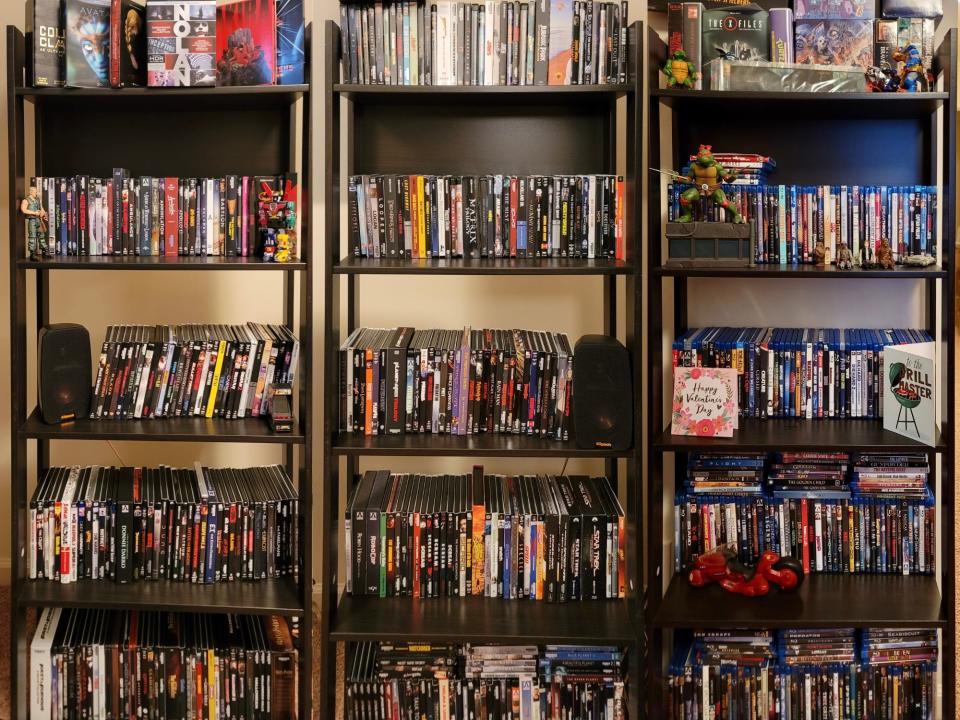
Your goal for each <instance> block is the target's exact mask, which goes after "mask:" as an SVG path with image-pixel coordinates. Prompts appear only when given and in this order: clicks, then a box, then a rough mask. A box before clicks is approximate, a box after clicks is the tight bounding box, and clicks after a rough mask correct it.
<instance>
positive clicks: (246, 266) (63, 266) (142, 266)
mask: <svg viewBox="0 0 960 720" xmlns="http://www.w3.org/2000/svg"><path fill="white" fill-rule="evenodd" d="M17 267H18V268H20V269H26V270H284V271H287V272H292V271H298V270H305V269H306V267H307V264H306V262H289V263H272V262H264V261H263V260H260V259H258V258H252V257H211V256H201V255H195V256H194V255H191V256H183V257H176V256H170V257H165V256H144V255H94V256H80V257H72V256H56V257H52V258H46V259H45V260H29V259H27V258H23V259H20V260H17Z"/></svg>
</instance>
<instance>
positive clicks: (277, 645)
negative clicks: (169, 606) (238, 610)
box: [30, 608, 299, 720]
mask: <svg viewBox="0 0 960 720" xmlns="http://www.w3.org/2000/svg"><path fill="white" fill-rule="evenodd" d="M291 624H292V623H291ZM291 624H288V620H287V618H284V617H281V616H264V617H259V616H256V615H213V614H198V615H188V614H181V613H163V612H137V611H135V610H134V611H109V610H74V609H62V608H44V610H43V612H42V613H41V614H40V618H39V622H38V623H37V629H36V632H35V633H34V636H33V641H32V642H31V645H30V708H31V713H30V716H31V717H34V718H41V717H51V718H80V717H91V718H92V717H104V718H106V717H112V718H120V717H150V718H186V717H196V718H209V719H210V720H216V719H218V718H237V717H248V718H268V717H275V718H295V717H297V698H298V684H299V650H298V647H297V646H298V640H297V631H296V627H295V625H294V626H293V627H291Z"/></svg>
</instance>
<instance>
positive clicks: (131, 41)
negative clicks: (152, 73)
mask: <svg viewBox="0 0 960 720" xmlns="http://www.w3.org/2000/svg"><path fill="white" fill-rule="evenodd" d="M146 84H147V29H146V20H145V13H144V8H143V5H142V4H141V3H139V2H134V0H111V3H110V87H115V88H120V87H144V86H145V85H146Z"/></svg>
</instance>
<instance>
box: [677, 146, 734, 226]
mask: <svg viewBox="0 0 960 720" xmlns="http://www.w3.org/2000/svg"><path fill="white" fill-rule="evenodd" d="M736 177H737V173H736V172H735V171H731V170H726V169H725V168H724V167H723V166H722V165H721V164H720V163H718V162H717V161H716V160H715V159H714V157H713V146H712V145H701V146H700V148H699V150H697V157H696V158H695V159H694V160H693V162H691V163H690V169H689V172H688V173H687V174H686V175H677V176H676V179H677V180H679V181H680V182H681V183H684V184H689V185H691V187H688V188H687V189H686V190H684V191H683V193H682V194H681V195H680V207H681V209H682V212H681V214H680V217H678V218H677V222H681V223H685V222H692V221H693V204H694V203H695V202H698V201H699V200H700V199H701V198H710V199H711V200H712V201H713V202H714V203H716V204H717V205H718V206H719V207H722V208H723V209H724V210H726V211H727V212H728V213H730V215H731V217H732V219H733V222H735V223H742V222H744V220H743V217H742V216H741V215H740V213H739V212H737V206H736V205H735V204H734V203H733V202H731V201H730V200H728V199H727V196H726V194H725V193H724V192H723V189H722V188H721V184H722V183H725V182H732V181H733V180H734V179H735V178H736Z"/></svg>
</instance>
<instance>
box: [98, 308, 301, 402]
mask: <svg viewBox="0 0 960 720" xmlns="http://www.w3.org/2000/svg"><path fill="white" fill-rule="evenodd" d="M299 357H300V341H299V340H298V339H297V338H296V336H295V335H294V334H293V333H292V332H291V331H290V330H289V328H287V327H285V326H283V325H270V324H264V323H254V322H248V323H246V324H244V325H110V326H108V327H107V333H106V338H105V339H104V341H103V345H102V346H101V349H100V362H99V365H98V367H97V377H96V382H95V384H94V388H93V396H92V398H91V401H90V417H92V418H98V419H99V418H109V419H114V420H134V419H139V418H159V417H191V416H192V417H208V418H213V417H216V418H224V419H230V420H233V419H237V418H244V417H259V416H261V415H263V416H266V415H269V413H270V402H271V399H272V397H273V391H274V389H275V388H276V386H278V385H282V384H292V383H293V381H294V378H296V376H297V362H298V360H299Z"/></svg>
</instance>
